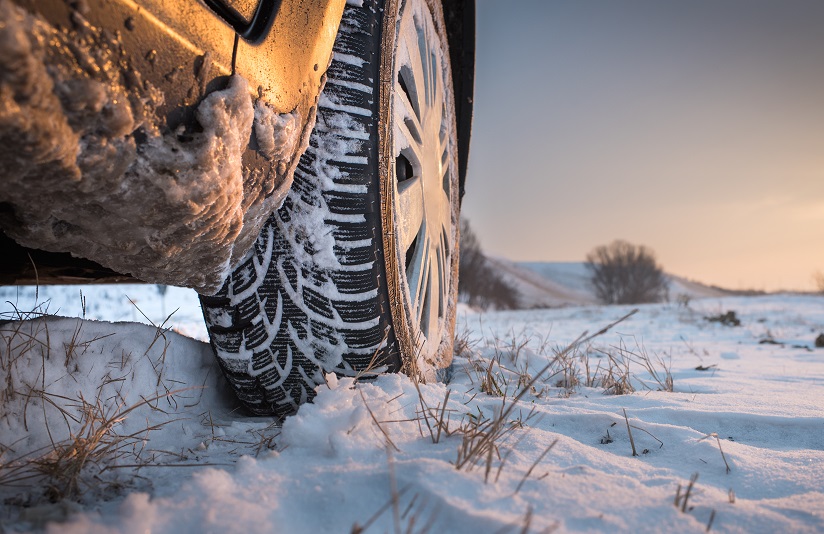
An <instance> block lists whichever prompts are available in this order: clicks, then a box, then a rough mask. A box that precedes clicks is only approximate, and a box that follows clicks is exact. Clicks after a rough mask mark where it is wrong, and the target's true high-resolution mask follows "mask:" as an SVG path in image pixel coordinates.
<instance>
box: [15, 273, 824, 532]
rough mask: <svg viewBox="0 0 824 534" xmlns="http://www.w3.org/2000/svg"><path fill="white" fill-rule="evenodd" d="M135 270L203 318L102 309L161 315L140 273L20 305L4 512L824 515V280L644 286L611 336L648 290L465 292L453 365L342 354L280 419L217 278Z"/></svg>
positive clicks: (81, 526) (668, 523)
mask: <svg viewBox="0 0 824 534" xmlns="http://www.w3.org/2000/svg"><path fill="white" fill-rule="evenodd" d="M8 291H14V290H13V289H12V290H4V292H3V293H2V300H4V301H12V302H14V299H13V298H12V296H13V297H15V298H16V299H17V301H16V302H17V307H18V309H20V310H26V309H31V306H30V304H29V301H27V300H26V299H27V298H30V297H28V296H27V295H26V294H24V293H25V292H23V293H21V294H18V293H16V292H14V293H13V294H11V295H10V294H9V292H8ZM61 291H62V290H61ZM67 291H69V292H68V293H67V295H66V300H65V301H61V302H57V297H52V298H53V300H52V302H51V305H50V310H51V311H56V308H58V307H59V308H60V309H61V313H78V312H77V310H79V309H80V305H79V304H78V303H79V288H74V289H71V290H67ZM75 291H77V293H75ZM58 292H59V291H58ZM125 292H126V293H128V294H129V296H131V297H132V299H133V300H135V302H136V304H137V306H138V307H139V308H140V310H141V311H142V312H143V313H144V314H146V315H147V316H149V318H150V319H151V320H152V321H154V322H155V323H156V324H160V323H161V322H162V321H163V315H164V311H165V313H166V314H168V313H171V312H172V311H173V310H175V309H176V308H178V307H179V308H180V309H179V311H178V312H177V313H175V315H173V316H172V318H171V319H169V321H168V322H167V326H168V325H171V326H173V327H174V328H177V329H179V330H180V331H182V332H184V333H186V334H187V335H188V336H193V337H195V338H198V339H192V337H187V336H184V335H179V334H177V333H174V332H169V331H165V330H158V329H157V328H155V327H152V326H147V325H143V324H136V323H131V322H123V323H110V322H102V321H96V320H90V318H92V317H94V318H96V319H97V318H104V317H105V318H108V319H110V320H118V321H120V320H126V321H132V320H138V319H140V318H141V317H140V315H141V314H140V313H139V312H133V311H132V308H133V306H132V305H131V304H128V301H126V304H125V305H124V303H123V302H124V301H123V300H122V296H121V295H122V293H124V291H123V286H110V287H107V288H104V289H102V290H101V289H100V288H92V287H85V288H83V293H84V295H86V306H85V309H86V317H87V320H85V321H80V320H78V319H57V318H50V319H47V320H37V321H27V322H22V323H20V322H11V323H6V324H3V325H2V327H0V335H2V340H3V343H2V344H0V400H2V404H0V451H2V456H0V459H1V460H0V463H1V464H2V467H0V525H2V530H4V531H6V532H18V531H29V530H39V529H47V530H51V531H54V532H148V531H151V532H155V533H163V532H174V533H175V534H181V533H188V532H360V531H362V530H360V529H363V531H366V532H400V531H403V532H407V531H413V532H419V531H430V532H469V533H472V534H478V533H486V532H543V531H547V530H553V529H557V530H559V531H562V532H563V531H575V532H577V531H596V532H601V531H618V532H636V531H637V532H662V531H677V532H703V531H705V530H706V529H707V528H710V529H711V531H717V532H821V531H824V400H822V399H824V349H816V348H815V347H814V340H815V338H816V336H818V335H819V334H820V333H821V332H822V331H824V298H822V297H813V296H806V297H802V296H769V297H751V298H743V297H742V298H724V299H704V300H694V301H692V302H691V304H690V305H689V307H684V306H677V305H675V304H661V305H647V306H641V307H640V308H639V311H638V312H637V313H635V314H634V315H631V316H630V317H628V318H626V319H625V320H624V321H623V322H620V323H619V324H616V325H614V326H613V327H612V328H611V329H610V330H609V331H608V332H607V333H604V334H601V335H597V336H595V337H592V338H590V337H589V336H592V335H594V334H597V333H598V332H599V330H600V329H601V328H603V327H605V326H608V325H610V324H611V323H613V322H614V321H616V320H618V319H620V318H621V317H624V316H626V315H627V314H629V313H630V312H631V309H630V308H628V307H599V306H583V307H568V308H563V309H554V310H535V311H515V312H498V313H486V314H482V313H476V312H473V311H472V310H468V309H465V308H464V309H461V311H460V317H459V324H458V338H459V339H460V340H461V342H460V343H459V344H458V345H459V349H460V350H459V352H458V353H457V354H456V357H455V362H454V374H453V376H452V379H451V381H450V382H449V383H447V384H444V383H436V384H422V385H419V386H418V387H416V386H415V384H414V383H413V382H412V381H411V380H410V379H409V378H407V377H405V376H400V375H392V376H383V377H380V378H378V379H377V380H375V381H373V382H360V383H353V381H352V379H339V380H338V379H335V378H334V377H330V379H329V383H328V385H327V386H324V387H321V388H320V391H319V395H318V397H317V399H316V402H315V403H314V404H312V405H306V406H304V407H303V408H302V409H301V410H300V412H299V413H298V415H296V416H293V417H290V418H288V419H287V420H286V421H285V422H284V423H283V425H282V426H278V425H277V424H275V423H276V422H275V421H273V420H271V419H267V418H250V417H246V416H243V415H241V414H239V413H238V412H237V411H235V405H234V403H233V402H232V399H231V396H230V395H228V393H227V391H226V387H225V384H224V382H223V379H222V377H221V376H220V372H219V370H218V369H217V368H216V366H215V365H214V363H213V358H212V355H211V351H210V348H209V346H208V345H207V344H206V343H205V342H203V341H202V339H204V338H203V335H204V333H205V331H204V330H203V329H202V326H200V327H198V326H196V323H197V320H198V313H199V309H198V306H197V301H196V299H195V298H194V294H193V293H189V292H182V290H176V289H174V288H169V290H168V292H167V294H166V295H165V302H164V300H163V299H160V294H159V292H158V291H157V289H156V287H155V286H133V287H131V288H127V291H125ZM75 294H76V295H78V297H77V302H76V303H73V302H72V301H73V299H74V297H73V296H72V295H75ZM39 296H40V298H41V300H42V298H43V296H44V290H42V289H41V294H40V295H39ZM110 301H111V302H110ZM164 305H165V310H164V309H163V306H164ZM3 306H4V307H3V308H2V311H3V312H4V313H6V314H8V312H10V311H13V308H12V307H11V304H8V303H7V304H4V305H3ZM27 307H28V308H27ZM72 307H74V308H72ZM70 308H71V309H70ZM728 310H734V311H735V312H736V316H737V318H738V319H740V320H741V325H740V326H737V327H735V326H726V325H724V324H721V323H719V322H709V321H707V320H706V319H705V317H709V316H719V315H721V314H722V313H725V312H726V311H728ZM6 316H8V315H6ZM144 321H145V319H144ZM585 332H588V334H585ZM582 335H583V338H582V337H581V336H582ZM576 341H577V342H576ZM645 363H646V364H647V365H648V366H649V367H650V368H651V369H652V370H653V371H654V372H655V373H656V376H657V380H656V377H654V376H652V375H651V374H650V372H649V370H647V369H645ZM627 366H628V368H627ZM547 367H548V368H547ZM541 370H544V372H543V373H541ZM670 385H671V386H672V387H671V389H672V391H666V389H669V386H670ZM607 390H608V392H609V393H612V394H608V392H607ZM632 390H634V391H632ZM616 392H621V393H623V394H614V393H616ZM58 407H60V408H58ZM131 407H134V408H133V409H131V410H130V408H131ZM84 414H85V415H84ZM72 418H75V419H77V421H75V420H73V419H72ZM83 423H88V424H87V425H86V427H83V426H82V425H83ZM109 424H110V426H107V425H109ZM628 425H629V428H628ZM81 429H83V432H81ZM630 430H631V436H632V441H631V440H630ZM72 435H73V436H74V439H72V438H71V437H70V436H72ZM80 438H83V439H80ZM94 444H97V445H96V446H95V445H94ZM633 446H634V449H635V451H636V453H637V456H633ZM722 451H723V454H722ZM87 453H88V454H87ZM82 459H85V460H86V461H85V464H84V468H83V469H82V470H81V471H80V472H79V473H77V474H75V472H74V471H73V470H72V469H73V468H74V467H76V466H79V465H80V464H81V463H83V462H81V461H80V460H82ZM35 473H40V474H44V475H43V476H42V477H39V478H26V477H27V476H30V475H32V474H35ZM691 477H692V478H693V479H694V483H693V484H692V485H691V487H690V479H691ZM695 477H697V478H695ZM679 488H680V489H679ZM64 494H74V495H75V496H76V497H75V498H74V500H68V499H59V497H60V496H61V495H64ZM50 498H51V500H56V501H57V502H50ZM676 503H677V505H676Z"/></svg>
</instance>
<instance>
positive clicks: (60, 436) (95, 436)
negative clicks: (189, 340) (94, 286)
mask: <svg viewBox="0 0 824 534" xmlns="http://www.w3.org/2000/svg"><path fill="white" fill-rule="evenodd" d="M81 299H82V294H81ZM82 305H83V309H84V310H85V301H84V300H82ZM47 307H48V306H47V304H43V305H40V306H38V307H37V308H35V309H34V310H32V311H28V312H23V311H20V310H19V309H16V308H15V310H14V311H13V312H12V313H10V314H6V316H5V317H4V318H3V319H6V320H7V321H4V323H3V324H2V327H3V328H2V330H0V377H2V383H0V419H2V420H4V421H6V422H7V423H8V424H10V425H15V424H22V426H23V429H24V430H25V431H26V432H34V433H36V434H35V435H39V436H42V437H41V438H40V442H39V444H35V445H33V446H34V447H37V448H35V449H33V450H20V449H21V445H22V443H23V442H22V441H21V442H18V443H8V444H0V486H3V487H5V488H16V489H17V490H18V494H19V495H28V497H18V499H23V500H24V501H25V500H26V499H33V500H34V501H36V500H38V499H39V498H46V499H48V500H49V501H58V500H62V499H70V500H76V499H78V498H80V497H81V496H82V495H83V494H85V493H86V492H87V491H89V490H91V489H93V490H94V491H95V492H101V491H106V490H108V489H112V488H113V487H114V488H116V487H119V486H120V485H121V484H122V480H121V477H120V475H119V474H115V471H116V470H117V469H119V468H125V467H129V468H134V469H138V468H141V467H144V466H147V465H150V464H151V463H152V462H153V460H154V458H153V457H152V459H144V455H143V453H144V447H145V443H146V438H147V437H148V435H149V434H150V433H151V432H153V431H155V430H157V429H159V428H161V427H162V426H164V425H165V424H168V423H169V422H172V419H171V417H170V418H168V419H167V420H166V421H165V422H163V423H160V424H149V423H148V422H147V423H146V425H145V426H142V427H141V428H139V430H136V431H132V430H129V431H125V430H124V428H125V426H124V424H123V423H124V421H125V420H126V419H127V418H128V417H130V416H132V415H133V413H134V412H135V410H137V409H138V408H141V407H144V406H145V407H148V408H149V409H152V410H155V411H160V412H162V410H161V409H160V408H159V407H158V402H159V401H160V400H161V399H166V400H167V401H168V402H169V404H170V405H171V406H175V407H176V405H177V397H178V396H179V394H181V393H182V392H183V391H186V390H187V389H191V388H186V389H177V390H176V389H174V387H173V385H172V383H171V382H170V381H168V380H166V379H165V377H164V376H163V368H164V363H165V357H166V350H167V349H168V346H169V340H168V339H167V337H166V332H167V331H166V330H164V328H163V325H161V326H156V335H155V337H154V340H153V341H152V342H151V343H150V346H149V347H148V348H147V349H146V350H145V352H144V354H143V355H142V357H145V358H147V359H148V360H149V362H150V363H151V366H152V368H153V369H154V370H155V373H156V375H157V382H156V385H157V391H158V394H157V395H154V396H151V397H149V398H147V397H141V398H140V400H139V401H137V402H133V403H127V401H126V400H125V397H126V396H125V395H124V394H123V393H124V392H123V389H122V388H123V385H124V384H125V383H127V380H126V377H127V376H128V374H129V373H130V372H134V371H133V370H132V369H131V367H132V365H133V363H134V362H133V361H132V360H133V359H132V355H131V354H126V353H123V354H120V355H118V356H115V355H108V356H111V357H112V358H111V360H110V361H108V362H107V363H105V364H103V365H105V366H106V367H107V368H110V369H111V370H109V371H107V372H106V373H105V375H104V377H103V379H102V381H101V383H100V384H99V385H98V386H97V388H96V391H95V393H94V395H93V398H89V397H88V396H87V395H88V394H84V393H82V392H79V393H77V394H75V395H73V396H65V395H62V394H58V393H55V391H57V389H56V388H55V384H56V383H58V382H60V381H79V380H80V379H82V378H84V377H82V376H80V375H78V372H79V371H80V364H81V363H82V361H83V359H84V358H86V359H88V358H89V357H91V354H89V351H90V350H91V349H93V348H94V347H95V345H96V343H97V342H99V341H100V340H101V339H104V338H106V337H108V336H107V335H103V336H99V335H98V336H89V335H87V334H86V333H85V332H84V325H85V322H84V321H83V320H82V319H77V320H76V324H75V326H74V327H73V330H71V332H70V334H69V335H68V336H66V337H64V339H67V341H66V342H65V343H61V344H60V345H61V346H54V345H55V343H56V342H55V339H58V338H59V336H55V335H53V334H50V332H49V326H50V322H49V318H50V314H49V313H48V311H47ZM36 319H45V320H36ZM52 324H53V323H52ZM164 324H165V323H164ZM110 335H111V334H110ZM63 336H65V334H63ZM158 343H163V345H162V347H161V348H159V349H158V348H155V349H154V352H159V356H158V357H150V352H152V349H153V347H155V345H157V344H158ZM105 356H107V355H104V357H105ZM95 358H98V355H97V354H95ZM93 365H94V364H93ZM49 369H51V370H52V371H50V372H47V371H48V370H49ZM54 370H59V372H61V373H62V376H55V375H54ZM115 372H116V373H117V376H112V374H113V373H115ZM65 390H66V387H65V386H63V387H62V389H61V391H65ZM162 413H164V414H165V412H162ZM147 421H148V419H147ZM130 426H131V428H134V426H133V425H130ZM43 437H45V438H46V439H47V444H45V445H43ZM134 476H136V472H134ZM35 489H37V490H38V491H39V490H42V496H41V497H38V496H37V495H35V494H33V493H31V490H35ZM21 502H23V501H21ZM26 502H27V503H28V504H31V502H29V501H26Z"/></svg>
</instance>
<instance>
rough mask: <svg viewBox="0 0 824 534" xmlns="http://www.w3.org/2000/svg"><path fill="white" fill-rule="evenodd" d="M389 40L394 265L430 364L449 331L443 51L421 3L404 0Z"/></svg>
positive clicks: (448, 162) (449, 184)
mask: <svg viewBox="0 0 824 534" xmlns="http://www.w3.org/2000/svg"><path fill="white" fill-rule="evenodd" d="M396 39H397V42H396V56H395V64H394V69H393V70H394V73H393V74H394V76H393V84H394V88H393V89H394V90H393V92H392V95H393V96H392V98H393V102H392V108H391V109H392V111H391V114H392V124H393V131H392V151H393V155H394V157H395V159H394V164H393V165H391V166H390V172H391V174H392V176H391V183H392V187H393V193H394V199H395V201H394V204H395V206H394V207H395V223H396V229H397V252H398V260H399V261H398V267H399V269H400V270H401V278H402V279H403V281H404V282H405V284H402V285H405V291H403V298H404V301H405V302H404V304H405V309H406V315H407V318H408V321H409V330H410V331H409V332H408V334H410V335H411V337H412V339H411V345H412V346H413V347H414V350H415V352H416V353H417V355H418V356H423V357H424V359H425V360H430V361H431V360H433V359H434V357H435V356H436V353H437V351H438V349H439V345H440V342H441V340H442V339H443V338H444V334H445V331H446V330H447V328H448V324H447V321H445V317H446V315H447V308H448V306H449V297H450V295H451V291H452V288H451V284H452V278H453V276H452V274H453V265H452V260H453V258H452V251H453V250H454V249H455V247H454V240H455V231H454V228H453V227H454V224H455V222H454V220H455V219H454V218H453V210H454V207H453V198H452V197H453V190H454V186H453V180H454V164H453V160H452V158H453V150H452V132H451V131H450V125H451V124H452V123H453V122H454V119H453V117H452V116H451V115H450V114H449V113H448V112H447V110H451V107H449V106H448V105H447V91H446V81H445V76H446V74H445V69H444V65H446V63H445V59H444V52H443V49H442V48H441V45H440V44H439V43H440V40H439V37H438V35H437V34H436V31H435V26H434V23H433V20H432V16H431V14H430V13H429V10H428V9H427V8H426V6H425V4H424V3H423V2H415V1H410V2H407V5H406V6H405V7H404V8H403V9H402V11H401V16H400V22H399V29H398V34H397V37H396Z"/></svg>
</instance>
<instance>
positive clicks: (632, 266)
mask: <svg viewBox="0 0 824 534" xmlns="http://www.w3.org/2000/svg"><path fill="white" fill-rule="evenodd" d="M586 266H587V268H588V269H589V271H590V273H591V282H592V285H593V287H594V288H595V295H596V296H597V297H598V299H599V300H600V301H601V302H603V303H605V304H640V303H645V302H660V301H662V300H666V298H667V291H668V287H667V279H666V276H665V275H664V271H663V269H662V268H661V266H660V265H658V262H657V261H656V259H655V253H654V252H653V251H652V250H650V249H648V248H647V247H645V246H643V245H633V244H632V243H628V242H626V241H621V240H616V241H613V242H612V243H610V244H609V245H602V246H599V247H596V248H595V249H594V250H593V251H592V252H590V253H589V254H587V259H586Z"/></svg>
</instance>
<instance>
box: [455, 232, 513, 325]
mask: <svg viewBox="0 0 824 534" xmlns="http://www.w3.org/2000/svg"><path fill="white" fill-rule="evenodd" d="M458 293H459V296H460V298H461V300H462V301H464V302H466V303H467V304H469V305H470V306H476V307H479V308H489V307H493V308H497V309H510V308H516V307H517V306H518V300H517V296H516V293H515V290H514V288H512V287H511V286H510V285H509V284H508V283H507V281H506V280H504V279H503V277H502V276H501V275H500V273H498V272H497V271H496V270H495V269H494V268H493V267H492V266H491V265H490V263H489V260H487V259H486V256H484V253H483V251H482V250H481V243H480V241H479V240H478V237H477V236H476V235H475V232H473V231H472V228H471V227H470V226H469V222H468V221H467V220H466V219H462V220H461V263H460V271H459V274H458Z"/></svg>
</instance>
